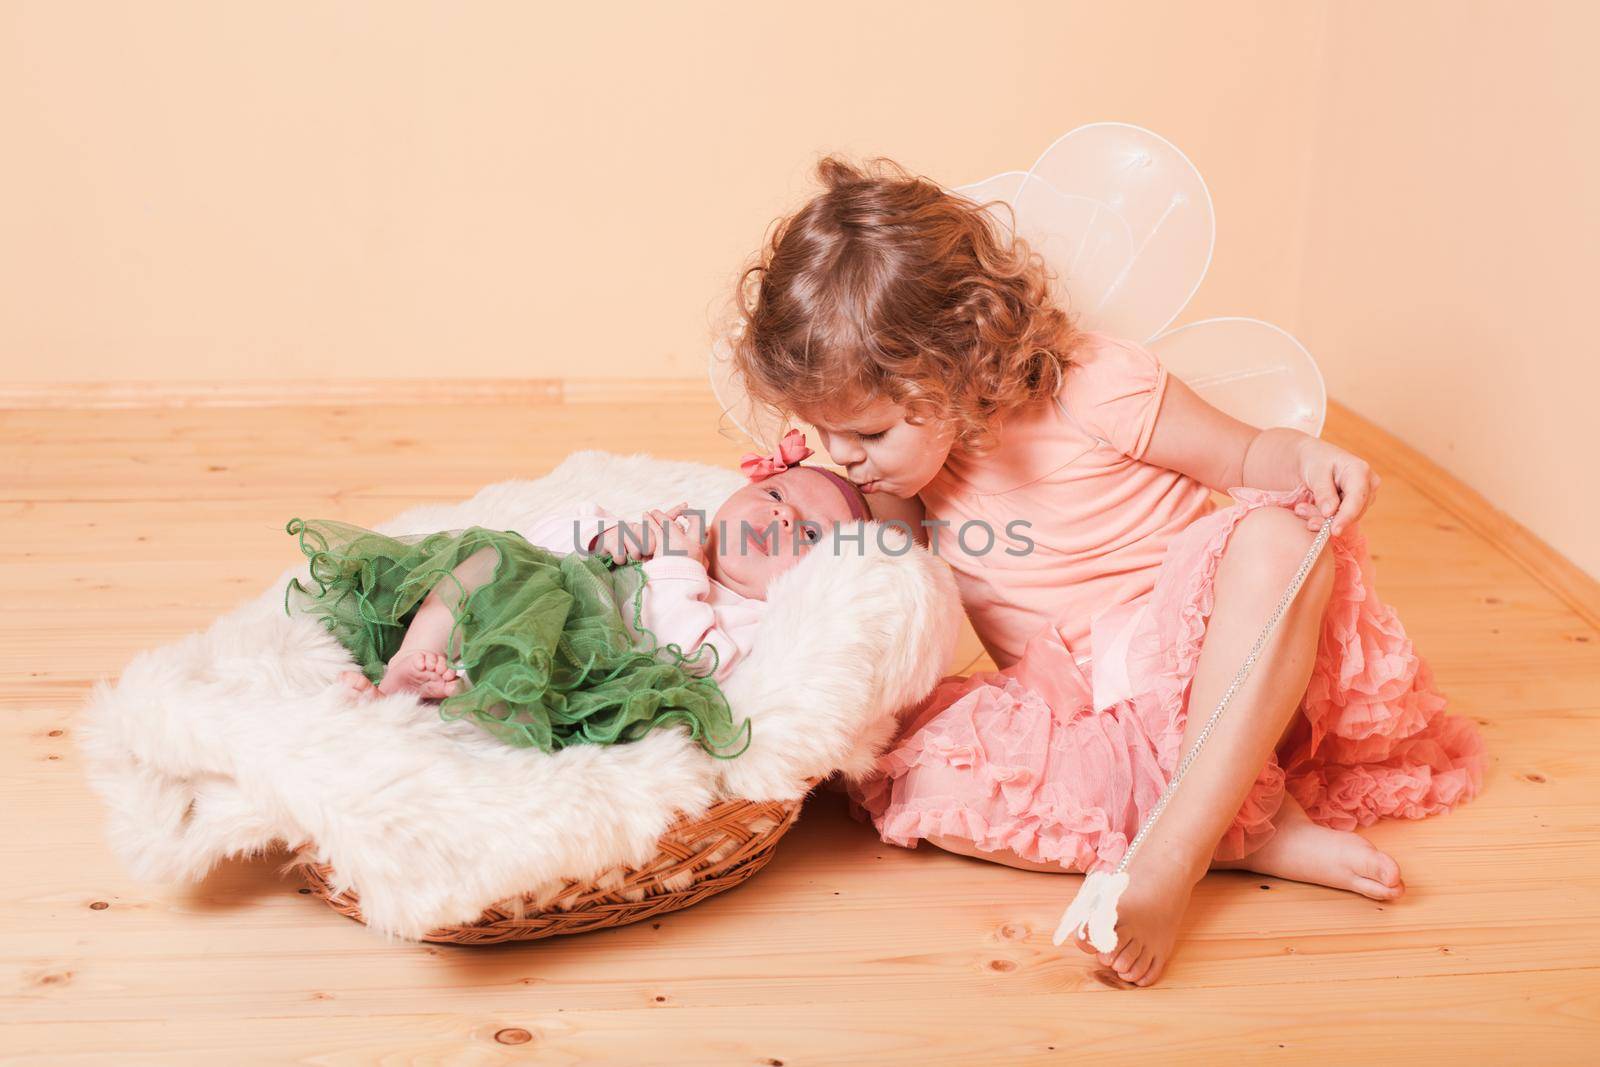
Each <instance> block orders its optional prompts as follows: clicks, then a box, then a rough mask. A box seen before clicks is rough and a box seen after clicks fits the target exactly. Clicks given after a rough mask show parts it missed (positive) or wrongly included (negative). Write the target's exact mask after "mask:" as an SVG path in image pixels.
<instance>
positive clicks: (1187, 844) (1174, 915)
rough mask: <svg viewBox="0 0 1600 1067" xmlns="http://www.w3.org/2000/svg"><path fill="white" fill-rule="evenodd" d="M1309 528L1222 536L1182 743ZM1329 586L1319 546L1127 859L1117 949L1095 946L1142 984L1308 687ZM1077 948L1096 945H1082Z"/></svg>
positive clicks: (1281, 583) (1283, 526)
mask: <svg viewBox="0 0 1600 1067" xmlns="http://www.w3.org/2000/svg"><path fill="white" fill-rule="evenodd" d="M1312 536H1313V535H1312V534H1311V533H1309V532H1308V531H1307V530H1306V528H1305V524H1304V523H1303V522H1302V521H1301V520H1300V519H1298V518H1296V517H1295V516H1294V514H1293V513H1292V512H1289V511H1287V510H1285V509H1283V508H1262V509H1260V510H1257V511H1254V512H1251V513H1250V514H1249V515H1246V516H1245V517H1244V518H1243V519H1242V520H1241V521H1240V523H1239V525H1238V527H1237V528H1236V529H1235V530H1234V532H1233V534H1232V536H1231V537H1230V538H1229V541H1228V547H1227V550H1226V551H1225V552H1224V554H1223V558H1222V561H1221V563H1220V565H1219V566H1218V568H1217V577H1216V593H1215V604H1214V607H1213V610H1212V613H1211V618H1210V621H1209V623H1208V624H1207V627H1206V635H1205V643H1204V644H1203V645H1202V647H1201V652H1200V662H1199V664H1198V665H1197V668H1196V673H1195V678H1194V684H1193V686H1192V688H1191V690H1190V698H1189V715H1188V720H1187V723H1186V726H1185V730H1184V738H1183V749H1184V751H1187V750H1188V748H1189V746H1190V745H1191V744H1193V742H1194V739H1195V737H1196V735H1197V734H1198V733H1199V731H1200V730H1201V729H1202V728H1203V727H1204V726H1205V722H1206V720H1207V719H1208V718H1210V716H1211V712H1212V711H1213V710H1214V709H1215V708H1216V705H1217V701H1218V700H1220V699H1221V697H1222V694H1223V692H1224V691H1225V690H1226V689H1227V687H1228V685H1229V684H1230V683H1231V682H1232V680H1233V676H1234V674H1235V673H1236V672H1237V671H1238V669H1239V666H1240V664H1242V663H1243V662H1244V660H1245V657H1246V656H1247V655H1248V654H1249V652H1250V648H1251V646H1252V645H1253V644H1254V643H1255V640H1256V637H1257V636H1258V635H1259V634H1260V632H1261V629H1262V627H1263V626H1265V624H1266V621H1267V619H1268V617H1269V616H1270V615H1271V614H1272V611H1273V609H1274V608H1275V607H1276V606H1277V604H1278V600H1279V599H1280V598H1281V597H1282V596H1283V591H1284V589H1286V588H1287V587H1288V584H1289V582H1290V580H1291V579H1292V578H1293V577H1294V574H1295V571H1296V570H1297V569H1298V568H1299V566H1300V562H1301V560H1302V559H1303V558H1304V556H1305V552H1306V549H1307V548H1308V547H1310V543H1311V539H1312ZM1332 590H1333V562H1332V560H1331V559H1330V558H1329V556H1328V555H1327V553H1323V554H1322V555H1321V556H1320V557H1319V558H1318V560H1317V562H1316V564H1315V565H1314V566H1313V568H1312V570H1311V573H1310V574H1309V576H1308V577H1307V578H1306V582H1305V585H1304V586H1303V587H1302V588H1301V590H1300V592H1299V594H1298V595H1297V596H1296V597H1295V599H1294V602H1293V603H1292V604H1291V605H1290V606H1289V608H1288V609H1287V610H1286V611H1285V612H1284V615H1283V619H1282V621H1281V622H1280V623H1279V624H1278V629H1277V631H1276V633H1274V635H1273V637H1272V640H1271V641H1270V642H1268V644H1267V645H1266V647H1265V648H1264V649H1263V650H1262V653H1261V657H1260V659H1259V660H1258V661H1257V662H1256V665H1255V668H1254V670H1252V671H1251V674H1250V677H1249V679H1248V680H1247V681H1246V682H1245V683H1244V685H1242V686H1241V687H1240V688H1239V690H1238V692H1236V693H1235V694H1234V696H1233V699H1232V700H1231V701H1230V702H1229V704H1228V707H1227V710H1225V711H1224V712H1223V713H1222V717H1221V718H1220V719H1219V720H1218V722H1217V725H1216V727H1215V728H1214V729H1213V730H1212V732H1211V735H1210V737H1209V738H1208V739H1207V741H1206V745H1205V749H1204V750H1203V751H1202V752H1201V754H1200V756H1199V758H1198V759H1196V760H1195V762H1194V764H1193V766H1191V767H1190V769H1189V772H1188V774H1187V775H1186V776H1185V777H1184V780H1183V784H1182V786H1180V787H1179V789H1178V792H1177V794H1176V795H1175V796H1174V797H1173V798H1172V801H1171V803H1170V804H1168V805H1167V808H1166V811H1165V812H1164V813H1163V814H1162V817H1161V819H1160V820H1159V821H1158V822H1157V823H1156V824H1155V826H1153V827H1152V828H1151V831H1150V835H1149V837H1148V838H1147V839H1146V840H1145V842H1144V844H1143V845H1142V846H1141V847H1140V850H1139V852H1138V854H1137V855H1135V856H1134V858H1133V861H1132V863H1130V864H1129V868H1128V877H1129V881H1128V888H1127V889H1126V890H1125V891H1124V893H1123V896H1122V899H1121V901H1120V902H1119V903H1118V906H1117V911H1118V915H1119V918H1118V920H1117V941H1118V945H1117V950H1116V952H1115V953H1100V954H1099V959H1100V962H1101V963H1102V964H1103V965H1105V966H1108V967H1111V968H1112V969H1114V970H1115V971H1116V972H1117V974H1118V975H1120V976H1121V977H1122V978H1123V979H1124V980H1126V981H1130V982H1135V983H1137V984H1139V985H1149V984H1150V983H1151V982H1154V981H1155V980H1156V979H1157V978H1159V977H1161V973H1162V971H1163V970H1164V969H1165V968H1166V965H1167V960H1168V958H1169V956H1170V955H1171V952H1172V945H1173V942H1174V941H1175V940H1176V938H1177V934H1178V925H1179V922H1180V920H1181V919H1182V917H1183V913H1184V910H1185V909H1186V908H1187V907H1188V903H1189V894H1190V893H1191V892H1192V891H1193V889H1194V885H1195V883H1196V882H1198V881H1199V880H1200V878H1201V877H1202V876H1204V874H1205V872H1206V869H1207V868H1208V867H1209V866H1210V864H1211V856H1212V853H1213V852H1214V851H1215V849H1216V845H1217V842H1218V841H1220V840H1221V839H1222V834H1223V832H1224V831H1225V830H1226V829H1227V828H1228V825H1229V823H1231V822H1232V821H1233V819H1234V817H1235V815H1236V814H1237V813H1238V811H1239V807H1240V805H1241V804H1243V802H1244V799H1245V797H1246V796H1247V795H1248V794H1249V792H1250V788H1251V786H1252V785H1253V784H1254V783H1255V780H1256V776H1257V775H1258V774H1259V773H1260V772H1261V768H1262V767H1263V766H1265V765H1266V762H1267V758H1268V757H1269V756H1271V754H1272V751H1273V749H1274V747H1275V746H1276V745H1277V744H1278V741H1279V738H1280V737H1281V736H1282V735H1283V733H1284V730H1285V728H1286V727H1287V726H1288V724H1289V721H1290V719H1291V717H1292V716H1293V715H1294V714H1295V711H1296V709H1297V708H1298V707H1299V705H1300V701H1301V699H1302V698H1303V697H1304V695H1305V691H1306V683H1307V681H1308V680H1309V679H1310V676H1311V668H1312V665H1313V664H1314V662H1315V657H1316V648H1317V640H1318V637H1319V634H1320V631H1321V624H1322V616H1323V612H1324V610H1325V609H1326V607H1327V603H1328V598H1329V596H1330V595H1331V593H1332ZM1079 947H1080V948H1082V949H1083V950H1084V951H1085V952H1093V951H1094V949H1093V948H1092V947H1090V946H1089V944H1088V943H1087V942H1080V943H1079Z"/></svg>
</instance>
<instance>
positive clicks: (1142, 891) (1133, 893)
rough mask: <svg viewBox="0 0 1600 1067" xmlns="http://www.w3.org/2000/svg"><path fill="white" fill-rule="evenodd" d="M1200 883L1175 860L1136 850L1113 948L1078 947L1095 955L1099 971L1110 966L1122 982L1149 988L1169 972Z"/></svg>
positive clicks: (1082, 942) (1083, 944)
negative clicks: (1180, 927)
mask: <svg viewBox="0 0 1600 1067" xmlns="http://www.w3.org/2000/svg"><path fill="white" fill-rule="evenodd" d="M1200 873H1201V874H1203V873H1204V872H1200ZM1199 880H1200V879H1199V875H1197V874H1195V873H1194V872H1192V871H1190V870H1188V869H1187V868H1186V867H1184V866H1183V865H1182V864H1180V863H1178V862H1176V861H1175V860H1169V859H1166V858H1164V857H1161V856H1155V855H1146V854H1145V853H1144V852H1140V854H1139V855H1138V856H1136V857H1134V861H1133V863H1131V864H1130V865H1129V867H1128V887H1127V888H1126V889H1124V890H1123V891H1122V898H1121V899H1120V900H1118V901H1117V947H1116V948H1115V949H1114V950H1112V951H1111V952H1096V951H1095V948H1094V946H1092V945H1090V944H1089V942H1088V941H1087V940H1082V939H1080V940H1079V941H1078V947H1079V948H1080V949H1082V950H1083V951H1085V952H1089V953H1094V956H1095V959H1096V960H1097V961H1098V962H1099V963H1100V965H1101V966H1102V967H1109V968H1111V969H1112V970H1113V971H1115V972H1116V974H1117V977H1118V978H1121V979H1122V980H1123V981H1124V982H1130V983H1132V984H1134V985H1140V986H1147V985H1150V984H1151V983H1153V982H1154V981H1155V980H1156V979H1157V978H1160V977H1161V973H1162V972H1163V971H1165V970H1166V969H1167V961H1168V960H1169V959H1171V958H1172V946H1173V944H1174V943H1175V942H1176V941H1177V939H1178V924H1179V923H1180V922H1181V921H1182V919H1183V913H1184V912H1185V911H1186V910H1187V909H1188V907H1189V894H1191V893H1192V892H1194V887H1195V883H1196V882H1198V881H1199Z"/></svg>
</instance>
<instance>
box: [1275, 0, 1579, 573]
mask: <svg viewBox="0 0 1600 1067" xmlns="http://www.w3.org/2000/svg"><path fill="white" fill-rule="evenodd" d="M1328 11H1329V18H1328V23H1327V30H1326V36H1325V40H1324V46H1323V47H1324V55H1325V56H1326V62H1325V64H1324V68H1323V70H1322V73H1321V77H1320V79H1319V85H1318V87H1317V91H1316V102H1317V112H1316V120H1315V123H1314V126H1315V129H1316V142H1315V144H1314V146H1313V151H1312V158H1313V160H1314V165H1313V173H1312V180H1311V183H1310V186H1309V188H1308V192H1307V201H1306V217H1307V218H1308V220H1309V227H1308V229H1307V231H1306V244H1305V248H1304V268H1303V271H1304V273H1303V275H1302V284H1301V301H1302V303H1301V308H1300V312H1299V314H1298V315H1297V316H1295V317H1296V318H1297V319H1298V323H1299V330H1300V333H1301V335H1302V336H1303V337H1304V338H1305V340H1306V342H1307V344H1308V345H1310V346H1311V348H1312V351H1314V352H1315V353H1316V354H1317V358H1318V360H1319V362H1320V363H1321V364H1322V366H1323V368H1324V370H1325V372H1326V376H1327V380H1328V388H1329V391H1330V392H1331V393H1332V394H1333V395H1334V396H1336V397H1338V398H1339V399H1340V400H1342V401H1344V402H1345V403H1347V404H1349V405H1350V406H1351V407H1353V408H1354V409H1356V410H1357V411H1359V412H1360V413H1362V414H1363V415H1366V416H1367V417H1368V418H1370V419H1372V420H1373V421H1375V422H1377V423H1378V424H1379V425H1381V426H1383V427H1385V428H1386V429H1388V430H1390V431H1391V432H1393V433H1395V434H1396V435H1397V436H1399V437H1401V438H1403V439H1404V440H1406V441H1407V442H1409V443H1410V444H1412V445H1414V446H1415V447H1417V448H1418V449H1420V450H1421V451H1422V452H1424V453H1425V454H1427V455H1428V456H1429V457H1430V458H1432V459H1433V460H1434V461H1435V462H1437V463H1439V464H1440V465H1442V466H1443V467H1445V468H1446V469H1448V470H1450V471H1452V472H1453V473H1455V474H1457V475H1458V476H1460V477H1461V478H1462V479H1463V480H1464V481H1466V482H1467V483H1468V484H1470V485H1471V486H1473V488H1475V489H1477V490H1478V491H1479V492H1481V493H1483V494H1484V495H1485V496H1487V497H1488V498H1489V499H1490V500H1492V501H1494V502H1495V503H1496V504H1497V505H1498V506H1500V507H1501V508H1502V509H1504V510H1505V511H1506V512H1508V513H1509V514H1511V515H1512V516H1514V517H1515V518H1516V519H1517V520H1518V521H1520V522H1522V523H1523V524H1524V525H1526V526H1528V527H1529V528H1530V529H1532V530H1533V531H1534V532H1535V533H1537V534H1539V535H1540V536H1541V537H1543V538H1544V539H1545V540H1546V541H1548V542H1550V544H1552V545H1553V546H1554V547H1555V548H1556V549H1558V550H1559V551H1561V552H1562V553H1564V554H1565V555H1566V556H1567V557H1568V558H1570V559H1571V560H1573V561H1574V562H1575V563H1577V564H1578V565H1579V566H1581V567H1583V568H1584V569H1585V570H1587V571H1588V572H1589V573H1590V574H1592V575H1595V576H1600V532H1597V531H1600V474H1597V473H1596V462H1597V461H1600V410H1597V403H1600V344H1597V343H1596V336H1597V334H1596V331H1595V325H1594V323H1593V322H1591V320H1590V318H1589V317H1590V316H1591V315H1594V314H1596V312H1597V311H1600V298H1597V296H1596V286H1597V283H1600V206H1597V195H1600V72H1597V64H1600V57H1597V55H1596V53H1595V46H1596V42H1597V41H1600V4H1594V3H1588V2H1577V3H1568V4H1550V3H1520V4H1512V3H1492V4H1490V3H1474V4H1465V3H1453V2H1427V3H1423V2H1419V0H1409V2H1407V3H1400V4H1396V3H1349V2H1341V3H1334V4H1330V5H1329V9H1328Z"/></svg>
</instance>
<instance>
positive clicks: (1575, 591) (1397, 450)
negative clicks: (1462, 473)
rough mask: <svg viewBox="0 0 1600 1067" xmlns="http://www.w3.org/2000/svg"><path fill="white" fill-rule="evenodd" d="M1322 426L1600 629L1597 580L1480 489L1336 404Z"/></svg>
mask: <svg viewBox="0 0 1600 1067" xmlns="http://www.w3.org/2000/svg"><path fill="white" fill-rule="evenodd" d="M1323 432H1324V436H1326V437H1327V438H1328V439H1330V440H1332V441H1334V442H1335V443H1337V444H1338V445H1340V446H1341V447H1343V448H1348V449H1350V450H1351V451H1352V452H1355V453H1356V454H1357V455H1360V456H1362V457H1363V458H1364V459H1366V460H1367V461H1368V462H1369V463H1372V464H1373V465H1374V466H1376V467H1379V468H1380V469H1383V470H1387V471H1392V472H1393V473H1395V474H1397V475H1399V476H1400V477H1402V478H1404V479H1405V480H1406V481H1407V482H1410V483H1411V484H1412V485H1414V486H1416V488H1417V491H1418V492H1420V493H1422V495H1423V496H1426V497H1427V498H1428V499H1429V500H1431V501H1433V502H1434V503H1435V504H1437V505H1438V506H1439V507H1440V508H1442V509H1444V510H1445V511H1447V512H1449V513H1450V514H1451V515H1453V516H1455V518H1457V519H1458V520H1460V522H1461V524H1462V525H1463V526H1466V527H1467V528H1468V529H1470V530H1472V531H1473V532H1474V533H1476V534H1478V536H1480V537H1482V538H1483V539H1484V540H1486V541H1488V542H1489V543H1490V544H1492V545H1493V546H1494V547H1495V548H1497V549H1498V550H1499V551H1501V552H1503V553H1504V554H1505V555H1506V556H1508V557H1509V558H1510V559H1512V560H1514V561H1515V562H1516V563H1517V565H1518V566H1520V567H1521V568H1522V569H1523V570H1525V571H1527V572H1528V573H1529V574H1530V575H1531V576H1532V577H1533V578H1534V579H1535V580H1536V581H1538V582H1539V584H1540V585H1543V586H1544V587H1545V588H1546V589H1549V590H1550V592H1552V593H1553V594H1555V595H1556V596H1557V597H1559V598H1560V599H1561V601H1562V602H1563V603H1564V604H1566V605H1567V606H1568V607H1569V608H1571V609H1572V610H1573V612H1574V613H1576V614H1577V615H1578V616H1579V617H1580V618H1582V619H1583V621H1584V622H1586V623H1588V624H1589V626H1591V627H1593V628H1594V629H1596V630H1600V581H1596V580H1595V579H1594V578H1592V577H1591V576H1590V575H1589V574H1588V573H1587V572H1586V571H1584V570H1583V569H1582V568H1580V567H1579V566H1578V565H1577V564H1576V563H1573V562H1572V561H1571V560H1569V559H1568V558H1567V557H1566V556H1563V555H1562V554H1561V553H1560V552H1557V551H1556V550H1555V549H1554V548H1552V547H1550V545H1548V544H1547V543H1545V541H1544V540H1543V539H1541V538H1540V537H1539V536H1538V535H1537V534H1535V533H1534V532H1533V531H1532V530H1529V529H1528V528H1527V527H1526V526H1524V525H1522V524H1521V523H1520V522H1518V521H1517V520H1516V519H1513V518H1512V517H1511V516H1510V515H1507V514H1506V513H1505V512H1503V511H1501V510H1500V509H1499V508H1497V507H1495V506H1494V504H1492V503H1490V501H1489V500H1488V499H1487V498H1485V497H1484V496H1483V495H1482V494H1480V493H1478V492H1477V491H1476V490H1473V489H1471V488H1469V487H1468V486H1467V485H1466V484H1465V483H1463V482H1462V481H1461V480H1460V479H1458V478H1457V477H1456V476H1455V475H1453V474H1451V473H1450V472H1449V471H1447V470H1445V469H1444V468H1443V467H1441V466H1439V465H1438V464H1437V463H1435V462H1433V461H1432V460H1431V459H1429V458H1428V457H1426V456H1424V455H1423V454H1422V453H1420V452H1418V451H1417V450H1416V449H1414V448H1412V447H1411V446H1410V445H1408V444H1406V443H1405V442H1404V441H1401V440H1400V439H1399V438H1397V437H1395V436H1394V435H1392V434H1390V433H1389V432H1388V431H1386V430H1383V429H1380V428H1379V427H1377V426H1375V425H1373V424H1372V423H1370V422H1368V421H1367V420H1366V419H1364V418H1362V417H1361V416H1360V415H1357V414H1356V413H1355V412H1353V411H1351V410H1350V409H1349V408H1347V407H1345V406H1344V405H1342V404H1337V403H1330V404H1329V405H1328V422H1327V426H1326V428H1325V429H1324V431H1323Z"/></svg>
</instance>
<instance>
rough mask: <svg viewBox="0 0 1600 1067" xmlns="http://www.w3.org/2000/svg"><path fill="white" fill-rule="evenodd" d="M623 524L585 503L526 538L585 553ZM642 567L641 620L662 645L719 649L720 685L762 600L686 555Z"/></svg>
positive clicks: (749, 634)
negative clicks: (728, 583) (604, 530)
mask: <svg viewBox="0 0 1600 1067" xmlns="http://www.w3.org/2000/svg"><path fill="white" fill-rule="evenodd" d="M621 521H623V520H622V519H621V518H620V517H619V516H617V515H613V514H612V513H611V512H609V511H607V510H605V509H604V508H602V507H600V506H599V505H598V504H593V503H584V504H580V505H578V507H576V508H574V509H573V510H571V511H567V512H563V513H561V514H559V515H552V516H550V517H549V518H546V519H541V520H540V521H538V522H536V523H534V524H533V527H532V529H531V530H529V531H528V533H527V534H525V535H524V536H526V537H527V538H528V540H529V541H530V542H532V543H533V544H536V545H538V546H539V547H540V548H545V549H549V550H550V551H551V552H583V551H588V550H589V548H590V546H591V545H593V543H594V540H595V538H596V537H598V536H599V535H600V531H601V529H602V528H603V527H606V526H614V525H616V524H617V523H619V522H621ZM641 566H642V567H643V568H644V573H645V577H646V579H648V580H647V581H646V583H645V588H644V599H643V603H642V610H641V613H640V621H642V622H643V623H644V625H645V626H646V627H647V628H648V629H649V630H650V632H651V633H652V634H654V635H655V637H656V640H657V641H658V642H659V643H661V644H662V645H667V644H675V645H677V646H678V647H679V648H681V649H683V650H684V652H686V653H692V652H693V651H694V650H695V649H696V648H698V647H700V646H701V645H703V644H709V645H711V646H712V647H713V648H715V649H716V650H717V670H716V674H715V675H714V677H715V678H716V680H717V681H718V682H724V681H727V679H728V675H729V673H730V672H731V671H732V670H733V665H734V664H735V663H737V662H738V661H739V659H740V658H741V657H743V656H745V655H746V654H748V653H749V651H750V647H751V645H753V644H754V643H755V639H756V631H757V630H758V629H759V627H760V624H761V620H762V618H763V617H764V616H765V614H766V608H767V604H766V601H764V600H753V599H751V598H749V597H745V596H741V595H739V594H738V593H735V592H734V591H733V590H732V589H729V588H728V587H727V586H725V585H723V584H722V583H721V582H718V581H716V580H714V579H713V578H712V577H711V576H710V575H709V574H708V573H706V568H705V567H704V566H703V565H701V564H699V563H696V562H695V561H694V560H692V559H690V558H688V557H687V556H676V555H661V556H657V557H655V558H654V559H648V560H645V561H644V563H643V564H641ZM628 621H629V622H630V623H631V622H632V620H631V619H630V620H628Z"/></svg>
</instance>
